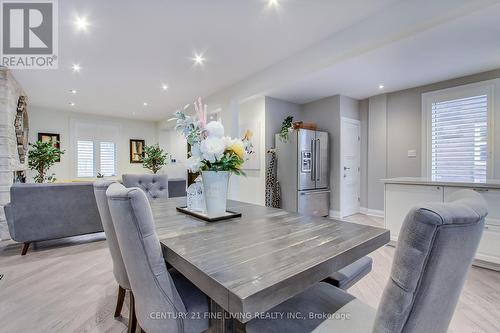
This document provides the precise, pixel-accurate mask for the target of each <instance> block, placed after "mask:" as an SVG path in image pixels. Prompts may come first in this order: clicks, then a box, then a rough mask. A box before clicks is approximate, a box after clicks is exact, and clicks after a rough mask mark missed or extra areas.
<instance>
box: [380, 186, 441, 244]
mask: <svg viewBox="0 0 500 333" xmlns="http://www.w3.org/2000/svg"><path fill="white" fill-rule="evenodd" d="M443 195H444V191H443V187H442V186H434V185H406V184H404V185H403V184H385V227H386V228H387V229H389V230H390V231H391V240H393V241H397V239H398V236H399V230H400V229H401V226H402V225H403V221H404V219H405V217H406V214H408V212H409V211H410V209H412V208H413V207H415V206H416V205H418V204H421V203H425V202H443Z"/></svg>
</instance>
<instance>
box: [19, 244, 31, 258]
mask: <svg viewBox="0 0 500 333" xmlns="http://www.w3.org/2000/svg"><path fill="white" fill-rule="evenodd" d="M30 244H31V243H30V242H27V243H24V245H23V250H22V251H21V255H22V256H24V255H25V254H26V252H28V249H29V247H30Z"/></svg>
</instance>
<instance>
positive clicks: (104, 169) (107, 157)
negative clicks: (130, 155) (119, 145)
mask: <svg viewBox="0 0 500 333" xmlns="http://www.w3.org/2000/svg"><path fill="white" fill-rule="evenodd" d="M99 172H100V173H101V174H102V175H103V176H105V177H108V176H116V151H115V144H114V143H113V142H101V143H100V168H99Z"/></svg>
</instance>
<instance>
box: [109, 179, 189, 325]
mask: <svg viewBox="0 0 500 333" xmlns="http://www.w3.org/2000/svg"><path fill="white" fill-rule="evenodd" d="M106 195H107V197H108V204H109V210H110V212H111V217H112V219H113V224H114V226H115V231H116V235H117V238H118V243H119V244H120V250H121V253H122V257H123V262H124V263H125V267H126V269H127V274H128V278H129V280H130V285H131V287H132V292H133V293H134V297H135V311H136V316H137V320H138V322H139V324H140V326H141V328H142V329H144V330H145V331H146V332H149V333H154V332H179V333H180V332H184V325H185V322H184V320H183V319H181V317H180V315H179V313H185V312H186V308H185V306H184V303H183V302H182V300H181V298H180V296H179V293H178V292H177V289H176V288H175V285H174V283H173V281H172V278H171V276H170V274H169V273H168V271H167V267H166V265H165V261H164V259H163V254H162V251H161V245H160V242H159V240H158V236H157V235H156V231H155V225H154V220H153V214H152V211H151V206H150V205H149V201H148V199H147V197H146V195H145V193H144V192H143V191H142V190H140V189H138V188H125V187H124V186H123V185H121V184H111V185H110V186H109V188H108V190H107V191H106ZM158 318H161V320H158Z"/></svg>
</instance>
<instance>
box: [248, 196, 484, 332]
mask: <svg viewBox="0 0 500 333" xmlns="http://www.w3.org/2000/svg"><path fill="white" fill-rule="evenodd" d="M487 214H488V211H487V207H486V203H485V201H484V200H483V199H482V197H481V196H480V195H479V194H478V193H476V192H474V191H471V190H464V191H459V192H457V193H456V194H455V200H454V201H453V202H449V203H429V204H423V205H421V206H419V207H416V208H414V209H412V210H411V211H410V212H409V213H408V215H407V216H406V218H405V221H404V223H403V226H402V229H401V233H400V235H399V239H398V244H397V248H396V252H395V255H394V262H393V265H392V270H391V276H390V279H389V282H388V283H387V285H386V287H385V289H384V292H383V295H382V300H381V301H380V304H379V307H378V311H376V310H375V309H373V308H371V307H369V306H368V305H366V304H364V303H362V302H360V301H359V300H357V299H356V298H354V297H353V296H351V295H350V294H348V293H346V292H345V291H343V290H341V289H338V288H335V287H333V286H331V285H328V284H326V283H324V282H321V283H318V284H316V285H315V286H313V287H311V288H310V289H308V290H306V291H305V292H303V293H301V294H299V295H298V296H296V297H294V298H292V299H289V300H288V301H285V302H284V303H282V304H280V305H278V306H276V307H274V308H273V309H271V310H270V312H277V313H293V314H297V312H300V313H302V314H303V316H304V317H305V318H306V319H305V320H294V319H284V320H268V319H254V320H252V321H250V322H249V323H248V324H247V325H246V331H247V333H265V332H297V333H298V332H315V333H327V332H328V333H330V332H350V333H361V332H364V333H368V332H376V333H379V332H380V333H382V332H383V333H419V332H433V333H444V332H446V331H447V329H448V326H449V323H450V321H451V318H452V316H453V312H454V311H455V307H456V305H457V302H458V299H459V296H460V293H461V290H462V288H463V285H464V283H465V279H466V277H467V273H468V271H469V268H470V266H471V264H472V260H473V259H474V255H475V253H476V250H477V247H478V245H479V241H480V239H481V235H482V232H483V228H484V219H485V217H486V215H487ZM311 313H312V314H316V315H313V316H312V318H311V316H309V314H311ZM325 318H327V319H326V320H325Z"/></svg>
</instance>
